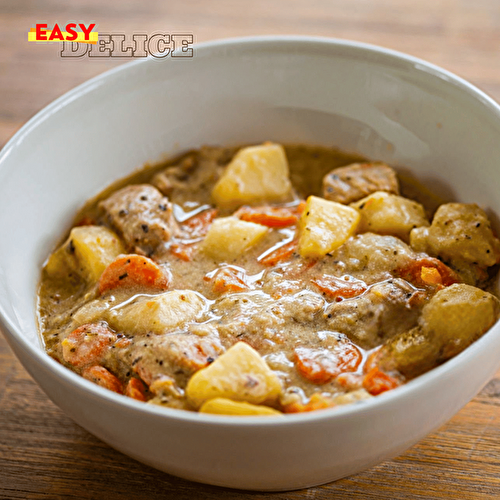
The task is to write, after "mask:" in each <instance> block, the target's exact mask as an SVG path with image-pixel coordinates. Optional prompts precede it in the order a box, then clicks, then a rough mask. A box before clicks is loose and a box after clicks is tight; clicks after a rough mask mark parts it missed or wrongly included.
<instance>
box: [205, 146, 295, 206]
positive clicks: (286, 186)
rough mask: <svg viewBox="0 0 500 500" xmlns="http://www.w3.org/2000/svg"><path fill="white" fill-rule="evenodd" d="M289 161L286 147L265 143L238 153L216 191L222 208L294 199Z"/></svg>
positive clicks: (214, 192) (216, 196) (215, 200)
mask: <svg viewBox="0 0 500 500" xmlns="http://www.w3.org/2000/svg"><path fill="white" fill-rule="evenodd" d="M291 190H292V185H291V183H290V179H289V178H288V162H287V159H286V155H285V150H284V149H283V146H281V145H279V144H271V143H265V144H262V145H260V146H251V147H248V148H243V149H240V151H238V153H236V155H235V156H234V158H233V159H232V160H231V162H230V163H229V165H228V166H227V167H226V169H225V171H224V173H223V175H222V177H221V178H220V179H219V181H218V182H217V184H216V185H215V187H214V189H213V191H212V198H213V200H214V202H215V203H216V204H217V205H218V206H222V207H235V206H239V205H244V204H252V203H261V202H270V201H283V200H285V199H286V198H287V197H289V196H290V194H291Z"/></svg>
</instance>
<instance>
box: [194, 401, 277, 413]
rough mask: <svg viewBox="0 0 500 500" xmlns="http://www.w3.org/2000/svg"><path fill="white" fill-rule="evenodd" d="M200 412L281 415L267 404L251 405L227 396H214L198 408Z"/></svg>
mask: <svg viewBox="0 0 500 500" xmlns="http://www.w3.org/2000/svg"><path fill="white" fill-rule="evenodd" d="M199 411H200V413H214V414H217V415H236V416H241V417H245V416H247V417H248V416H253V415H259V416H269V417H273V416H276V415H283V414H282V413H281V412H280V411H278V410H274V409H273V408H269V406H262V405H253V404H250V403H242V402H241V401H233V400H231V399H227V398H214V399H210V400H208V401H206V402H205V403H203V405H202V406H201V408H200V410H199Z"/></svg>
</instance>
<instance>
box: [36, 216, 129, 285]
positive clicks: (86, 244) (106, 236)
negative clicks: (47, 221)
mask: <svg viewBox="0 0 500 500" xmlns="http://www.w3.org/2000/svg"><path fill="white" fill-rule="evenodd" d="M124 251H125V250H124V248H123V245H122V243H121V241H120V239H119V238H118V236H117V235H116V234H115V233H114V232H113V231H111V230H110V229H108V228H106V227H103V226H81V227H74V228H73V229H72V230H71V232H70V235H69V238H68V239H67V240H66V242H65V243H64V244H63V245H62V246H61V247H60V248H59V249H57V250H56V251H55V252H54V253H53V254H52V255H51V256H50V258H49V260H48V262H47V265H46V267H45V269H46V271H47V273H48V275H49V276H51V277H62V276H64V275H65V274H67V273H68V272H75V273H76V274H78V275H80V276H81V277H82V278H83V279H85V280H86V281H88V282H90V283H95V282H96V281H97V280H98V279H99V277H100V276H101V274H102V272H103V271H104V269H105V268H106V267H107V266H108V265H109V264H110V263H111V262H113V261H114V260H115V258H116V257H117V256H118V255H119V254H121V253H123V252H124Z"/></svg>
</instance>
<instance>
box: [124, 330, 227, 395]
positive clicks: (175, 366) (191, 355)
mask: <svg viewBox="0 0 500 500" xmlns="http://www.w3.org/2000/svg"><path fill="white" fill-rule="evenodd" d="M223 351H224V349H223V347H222V345H221V344H220V342H219V339H218V338H217V337H215V336H209V335H207V336H205V337H199V336H198V335H193V334H191V333H169V334H165V335H157V336H154V337H146V338H144V337H142V338H136V339H134V341H133V344H132V346H131V348H130V349H129V350H128V351H127V352H126V357H127V360H126V361H127V363H128V364H129V366H132V368H133V370H134V371H135V372H136V373H137V374H138V375H139V377H141V379H142V380H143V381H144V382H146V384H148V386H151V385H152V384H153V386H152V388H151V390H152V392H155V390H156V391H158V392H161V391H162V390H165V389H166V387H167V386H168V385H169V384H168V383H166V382H167V380H168V381H170V384H171V385H172V389H173V388H174V386H177V387H178V388H180V389H182V388H184V386H185V384H186V383H187V379H188V378H189V377H190V376H191V375H192V374H193V373H194V372H195V371H197V370H200V369H201V368H204V367H206V366H208V365H209V364H210V363H211V362H212V361H214V360H215V359H216V358H217V357H218V356H219V355H220V354H221V353H222V352H223ZM155 381H156V382H158V381H163V382H164V383H161V382H160V383H157V384H156V385H154V383H155Z"/></svg>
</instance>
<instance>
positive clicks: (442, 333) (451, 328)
mask: <svg viewBox="0 0 500 500" xmlns="http://www.w3.org/2000/svg"><path fill="white" fill-rule="evenodd" d="M499 306H500V302H499V301H498V299H497V298H496V297H495V296H494V295H492V294H491V293H488V292H485V291H483V290H480V289H479V288H476V287H474V286H470V285H464V284H461V283H460V284H459V283H457V284H454V285H451V286H449V287H446V288H444V289H443V290H440V291H439V292H437V293H436V295H434V296H433V297H432V298H431V300H430V301H429V302H428V303H427V304H426V305H425V306H424V308H423V309H422V316H421V318H420V325H421V327H422V330H423V332H424V334H425V335H426V336H427V338H431V339H434V343H435V344H437V345H439V346H440V349H439V351H440V355H441V357H442V359H443V360H444V359H448V358H451V357H452V356H455V355H456V354H458V353H459V352H461V351H462V350H463V349H465V348H466V347H467V346H468V345H469V344H472V342H474V341H475V340H476V339H478V338H479V337H480V336H481V335H483V333H485V332H486V331H487V330H488V329H489V328H491V327H492V326H493V324H494V323H495V321H497V319H498V316H499V311H500V307H499Z"/></svg>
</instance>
